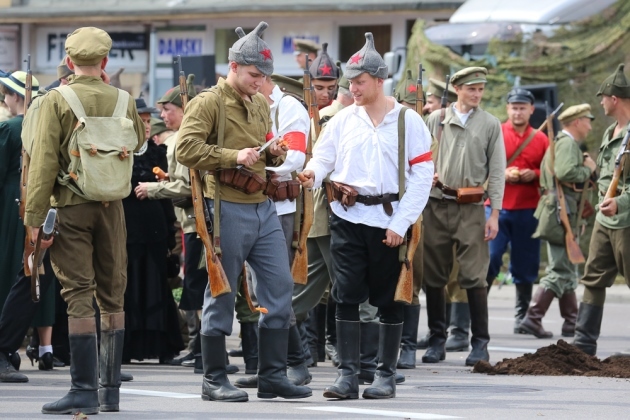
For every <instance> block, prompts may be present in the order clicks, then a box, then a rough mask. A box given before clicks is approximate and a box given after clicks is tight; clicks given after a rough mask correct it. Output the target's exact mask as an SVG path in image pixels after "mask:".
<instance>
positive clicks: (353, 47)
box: [339, 25, 392, 62]
mask: <svg viewBox="0 0 630 420" xmlns="http://www.w3.org/2000/svg"><path fill="white" fill-rule="evenodd" d="M366 32H372V34H373V35H374V47H375V48H376V51H378V53H379V54H381V55H383V54H385V53H386V52H388V51H389V50H391V45H392V26H391V25H361V26H340V27H339V44H340V45H339V59H340V60H341V61H343V62H345V61H348V59H349V58H350V57H351V56H352V54H354V53H356V52H357V51H359V50H360V49H361V48H363V46H364V45H365V33H366Z"/></svg>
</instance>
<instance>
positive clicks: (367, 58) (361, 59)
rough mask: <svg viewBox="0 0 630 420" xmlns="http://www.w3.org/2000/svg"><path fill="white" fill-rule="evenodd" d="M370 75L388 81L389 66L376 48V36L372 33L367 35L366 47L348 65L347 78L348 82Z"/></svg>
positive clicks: (351, 58)
mask: <svg viewBox="0 0 630 420" xmlns="http://www.w3.org/2000/svg"><path fill="white" fill-rule="evenodd" d="M362 73H368V74H369V75H371V76H374V77H378V78H379V79H387V76H388V72H387V65H386V64H385V61H384V60H383V57H381V55H380V54H379V53H378V52H377V51H376V48H374V36H373V35H372V33H371V32H366V34H365V45H364V46H363V48H361V50H360V51H359V52H357V53H356V54H354V55H353V56H352V57H350V59H349V60H348V63H347V64H346V72H345V76H346V78H347V79H348V80H351V79H354V78H355V77H358V76H360V75H361V74H362Z"/></svg>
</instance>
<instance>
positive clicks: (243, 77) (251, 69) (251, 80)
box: [231, 63, 267, 96]
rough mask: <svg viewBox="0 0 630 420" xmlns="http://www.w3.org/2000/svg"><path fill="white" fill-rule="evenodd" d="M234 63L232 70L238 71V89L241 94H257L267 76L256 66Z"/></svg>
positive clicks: (236, 82)
mask: <svg viewBox="0 0 630 420" xmlns="http://www.w3.org/2000/svg"><path fill="white" fill-rule="evenodd" d="M233 64H234V67H233V68H232V69H231V70H232V71H235V72H236V81H235V84H236V86H235V88H236V90H237V91H238V92H239V93H240V94H241V95H247V96H254V95H255V94H257V93H258V91H260V88H261V87H262V85H263V83H264V82H265V79H266V78H267V77H266V76H265V75H264V74H263V73H261V72H260V70H258V68H256V66H253V65H252V66H241V65H240V64H236V63H233Z"/></svg>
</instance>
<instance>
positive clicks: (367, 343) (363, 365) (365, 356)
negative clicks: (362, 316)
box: [359, 322, 379, 385]
mask: <svg viewBox="0 0 630 420" xmlns="http://www.w3.org/2000/svg"><path fill="white" fill-rule="evenodd" d="M359 329H360V333H361V334H360V338H359V343H360V344H359V354H360V355H359V384H361V385H363V384H366V383H368V384H371V383H372V382H373V381H374V374H375V373H376V366H377V365H378V330H379V327H378V323H376V322H361V327H360V328H359Z"/></svg>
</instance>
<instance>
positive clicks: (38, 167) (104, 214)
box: [24, 27, 145, 414]
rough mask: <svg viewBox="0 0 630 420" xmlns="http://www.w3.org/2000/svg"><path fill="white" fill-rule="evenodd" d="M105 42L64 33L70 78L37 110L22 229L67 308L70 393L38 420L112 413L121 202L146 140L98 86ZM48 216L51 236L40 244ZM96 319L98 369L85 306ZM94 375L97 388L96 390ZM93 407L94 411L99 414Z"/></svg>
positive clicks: (133, 118)
mask: <svg viewBox="0 0 630 420" xmlns="http://www.w3.org/2000/svg"><path fill="white" fill-rule="evenodd" d="M111 46H112V40H111V38H110V36H109V35H108V34H107V33H106V32H105V31H103V30H101V29H98V28H93V27H84V28H79V29H77V30H75V31H74V32H72V33H71V34H70V35H68V38H67V40H66V44H65V50H66V53H67V54H68V58H67V60H66V64H67V65H68V68H69V69H70V70H73V71H74V72H75V76H72V77H70V83H69V84H68V85H67V86H64V87H61V88H59V89H54V90H52V91H50V92H49V93H48V94H47V95H46V96H45V97H44V98H43V99H42V100H41V103H40V110H39V113H40V115H39V118H38V123H37V128H36V130H37V132H38V133H39V134H38V135H37V136H35V140H34V144H33V149H32V154H31V165H30V170H29V177H28V179H29V185H28V194H27V197H26V212H25V218H24V224H25V225H26V226H29V227H30V228H31V229H32V238H33V240H34V241H41V246H42V247H43V248H49V251H50V258H51V261H52V266H53V269H54V271H55V274H56V275H57V277H58V278H59V281H60V283H61V285H62V287H63V290H62V292H61V294H62V297H63V298H64V300H65V301H66V302H67V303H68V329H69V341H70V349H71V360H72V363H71V367H70V376H71V388H70V391H69V392H68V394H67V395H66V396H64V397H63V398H61V399H60V400H58V401H56V402H53V403H49V404H46V405H44V407H43V408H42V412H43V413H45V414H74V413H77V412H82V413H84V414H96V413H98V412H99V410H100V411H118V409H119V408H118V404H119V388H120V364H121V361H122V345H123V337H124V320H125V315H124V312H123V299H124V293H125V287H126V282H127V277H126V263H127V255H126V248H125V240H126V229H125V219H124V213H123V207H122V201H121V200H122V198H124V197H126V196H127V195H129V193H130V191H131V182H130V181H131V170H132V166H133V152H134V150H138V149H139V148H140V147H141V146H142V144H143V143H144V141H145V129H144V125H143V122H142V120H141V119H140V116H139V115H138V112H137V111H136V105H135V101H134V99H133V98H132V97H131V96H130V95H129V94H128V93H126V92H124V91H122V90H119V89H116V88H114V87H112V86H109V85H107V84H106V83H104V81H103V80H107V75H106V74H105V73H104V69H105V66H106V65H107V61H108V58H107V55H108V53H109V50H110V49H111ZM51 205H52V206H53V207H56V208H57V212H58V231H59V232H60V233H59V235H58V236H56V237H54V239H49V240H43V239H42V238H39V226H40V225H41V224H42V222H43V221H44V218H45V215H46V213H47V211H48V209H49V208H50V207H51ZM94 295H96V300H97V303H98V305H99V307H100V311H101V352H100V364H99V363H98V361H97V360H98V357H97V348H96V346H97V339H96V322H95V318H94V315H95V314H94V308H93V307H92V300H93V297H94ZM99 368H100V389H99V382H98V378H99ZM99 406H100V408H99Z"/></svg>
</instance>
